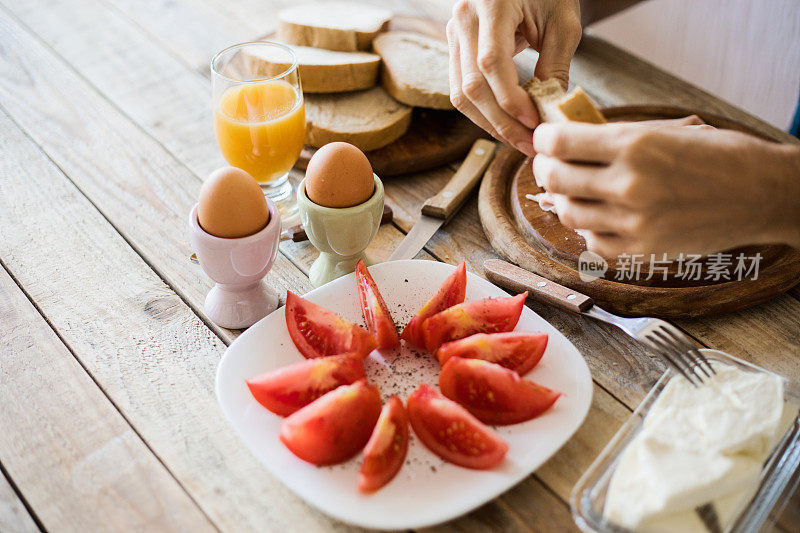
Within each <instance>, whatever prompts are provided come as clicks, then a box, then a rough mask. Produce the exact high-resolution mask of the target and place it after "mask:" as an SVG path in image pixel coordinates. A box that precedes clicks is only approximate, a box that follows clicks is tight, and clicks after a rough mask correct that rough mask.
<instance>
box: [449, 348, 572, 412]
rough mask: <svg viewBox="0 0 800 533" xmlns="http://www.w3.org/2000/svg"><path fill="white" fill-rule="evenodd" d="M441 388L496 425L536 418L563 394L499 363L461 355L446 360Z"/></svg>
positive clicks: (452, 397)
mask: <svg viewBox="0 0 800 533" xmlns="http://www.w3.org/2000/svg"><path fill="white" fill-rule="evenodd" d="M439 388H440V389H442V394H444V395H445V396H446V397H447V398H450V399H451V400H453V401H456V402H458V403H459V404H461V405H463V406H464V407H466V408H467V411H469V412H470V413H472V414H473V415H475V417H476V418H477V419H478V420H480V421H481V422H485V423H486V424H493V425H508V424H517V423H519V422H525V421H526V420H530V419H531V418H535V417H537V416H539V415H540V414H542V413H543V412H545V411H547V410H548V409H549V408H550V407H551V406H552V405H553V404H554V403H555V402H556V400H557V399H558V397H559V396H561V393H560V392H556V391H554V390H550V389H548V388H546V387H542V386H541V385H537V384H536V383H534V382H533V381H528V380H524V379H521V378H520V377H519V374H517V373H516V372H514V371H513V370H509V369H507V368H504V367H502V366H500V365H498V364H495V363H490V362H488V361H482V360H480V359H462V358H461V357H451V358H450V359H449V360H448V361H447V363H445V365H444V368H442V371H441V373H440V374H439Z"/></svg>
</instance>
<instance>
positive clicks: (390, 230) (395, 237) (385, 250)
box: [96, 42, 563, 505]
mask: <svg viewBox="0 0 800 533" xmlns="http://www.w3.org/2000/svg"><path fill="white" fill-rule="evenodd" d="M96 44H97V43H96ZM131 45H132V44H131V43H130V42H129V43H128V46H131ZM150 105H152V100H150ZM126 111H127V110H126ZM115 216H116V215H115ZM387 233H388V234H393V236H392V239H391V240H392V242H394V243H396V242H397V241H398V240H399V238H400V237H401V235H400V233H399V232H397V231H396V230H394V229H393V228H391V227H387V228H386V229H382V230H381V234H387ZM380 241H381V239H378V240H376V242H378V243H379V247H380ZM387 243H388V241H387ZM287 246H292V245H287ZM297 246H298V247H303V248H305V250H306V252H308V251H310V250H309V246H308V245H307V244H306V245H297ZM391 248H392V247H390V246H385V247H383V251H382V252H381V253H382V254H384V257H385V255H388V252H389V251H390V250H391ZM304 253H305V252H304ZM381 253H379V254H378V258H380V255H381ZM304 257H307V259H304V260H303V261H304V262H306V264H307V262H308V261H310V259H311V258H313V252H311V255H307V256H304ZM298 258H299V256H298ZM548 494H549V493H548ZM562 505H563V504H562Z"/></svg>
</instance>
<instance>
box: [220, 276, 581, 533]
mask: <svg viewBox="0 0 800 533" xmlns="http://www.w3.org/2000/svg"><path fill="white" fill-rule="evenodd" d="M454 268H455V267H453V266H451V265H447V264H444V263H439V262H434V261H422V260H416V261H394V262H390V263H382V264H379V265H376V266H374V267H371V268H370V272H371V273H372V276H373V277H374V278H375V282H376V283H377V284H378V287H379V288H380V290H381V293H382V294H383V296H384V299H385V300H386V303H387V305H388V306H389V310H390V312H391V313H392V316H393V317H394V319H395V321H396V322H397V324H398V325H405V324H406V323H407V322H408V321H409V320H410V319H411V317H412V316H413V315H414V314H415V313H416V311H417V309H419V308H420V307H422V305H423V304H424V303H425V302H427V301H428V299H430V297H431V296H432V295H433V294H434V293H435V292H436V290H437V289H438V288H439V286H440V285H441V284H442V282H443V281H444V280H445V278H447V276H449V275H450V274H451V273H452V272H453V270H454ZM499 296H508V294H507V293H506V292H505V291H503V290H501V289H499V288H498V287H496V286H495V285H493V284H491V283H489V282H488V281H486V280H484V279H483V278H480V277H478V276H476V275H475V274H471V273H470V274H468V275H467V300H468V301H469V300H479V299H482V298H490V297H499ZM305 298H307V299H308V300H310V301H312V302H314V303H317V304H319V305H321V306H323V307H325V308H327V309H330V310H331V311H334V312H336V313H338V314H340V315H342V316H343V317H345V318H347V319H348V320H352V321H353V322H356V323H358V324H363V319H362V316H361V309H360V307H359V303H358V293H357V290H356V283H355V274H349V275H347V276H344V277H342V278H339V279H337V280H335V281H333V282H331V283H328V284H327V285H325V286H323V287H320V288H318V289H316V290H313V291H311V292H309V293H308V294H306V295H305ZM516 330H517V331H541V332H544V333H547V334H548V335H549V342H548V344H547V350H546V351H545V354H544V356H543V357H542V360H541V362H540V363H539V364H538V365H537V366H536V367H535V368H534V369H533V370H532V371H531V372H529V373H528V374H526V375H525V378H527V379H531V380H533V381H535V382H537V383H540V384H542V385H544V386H546V387H550V388H553V389H556V390H558V391H561V392H563V393H564V396H562V397H561V398H559V400H558V401H557V402H556V404H555V405H554V406H553V407H552V408H551V409H550V410H549V411H547V412H546V413H545V414H543V415H542V416H540V417H538V418H535V419H533V420H530V421H528V422H525V423H522V424H516V425H513V426H504V427H499V428H497V432H498V434H499V435H500V436H501V437H502V438H503V439H505V441H506V442H507V443H508V445H509V450H508V453H507V455H506V458H505V460H504V461H503V463H501V464H500V466H498V467H497V468H495V469H493V470H489V471H478V470H470V469H467V468H461V467H458V466H454V465H452V464H449V463H445V462H444V461H442V460H441V459H439V458H438V457H437V456H435V455H434V454H433V453H431V452H430V451H428V449H427V448H425V447H424V446H423V445H422V444H421V443H420V442H419V441H418V440H417V439H416V438H415V437H414V435H413V431H412V432H411V433H412V437H411V443H410V446H409V450H408V456H407V458H406V463H405V465H403V468H402V470H400V472H399V473H398V475H397V477H395V479H394V480H392V481H391V482H390V483H389V484H388V485H386V486H385V487H384V488H382V489H381V490H379V491H378V492H377V493H375V494H372V495H367V496H365V495H362V494H360V493H359V492H358V490H357V489H356V478H357V473H358V469H359V467H360V463H361V457H360V456H357V457H356V458H355V459H352V460H350V461H348V462H346V463H343V464H341V465H336V466H332V467H325V468H318V467H316V466H313V465H310V464H308V463H305V462H303V461H301V460H300V459H298V458H297V457H295V456H294V455H292V453H291V452H290V451H289V450H288V449H286V448H285V447H284V446H283V444H281V442H280V441H279V440H278V431H279V428H280V424H281V420H282V419H281V418H280V417H278V416H276V415H274V414H272V413H270V412H269V411H267V410H266V409H265V408H263V407H262V406H261V405H259V404H258V403H257V402H256V401H255V400H254V399H253V397H252V396H251V395H250V392H249V391H248V389H247V386H246V385H245V382H244V380H245V379H246V378H249V377H252V376H255V375H257V374H260V373H262V372H266V371H268V370H272V369H274V368H277V367H280V366H284V365H288V364H291V363H295V362H297V361H300V360H302V356H301V355H300V352H298V351H297V349H296V348H295V346H294V344H293V343H292V341H291V339H290V338H289V332H288V330H287V329H286V321H285V318H284V310H283V308H280V309H278V310H277V311H275V312H274V313H272V314H271V315H269V316H268V317H266V318H264V319H262V320H261V321H259V322H258V323H256V324H255V325H253V326H252V327H250V329H248V330H247V331H246V332H244V333H243V334H242V335H241V336H240V337H239V338H238V339H236V341H235V342H234V343H233V344H231V345H230V347H229V348H228V350H227V351H226V352H225V354H224V355H223V357H222V360H221V361H220V364H219V367H218V368H217V381H216V390H217V398H218V400H219V403H220V406H221V407H222V411H223V413H224V414H225V416H226V417H227V418H228V420H229V421H230V423H231V425H232V426H233V427H234V428H235V430H236V431H237V433H238V434H239V436H240V437H241V438H242V440H243V441H244V442H245V444H246V445H247V446H248V447H249V448H250V450H251V451H252V452H253V453H254V454H255V455H256V457H258V458H259V459H260V460H261V462H262V463H264V465H265V466H266V467H267V468H268V469H269V470H270V471H271V472H272V473H273V474H274V475H275V476H277V477H278V478H279V479H280V480H281V481H282V482H283V483H285V484H286V485H287V486H288V487H289V488H290V489H292V490H293V491H294V492H296V493H297V494H298V495H299V496H300V497H302V498H303V499H305V500H306V501H308V502H309V503H310V504H311V505H313V506H315V507H317V508H319V509H320V510H321V511H323V512H324V513H327V514H329V515H331V516H333V517H335V518H338V519H339V520H343V521H345V522H348V523H350V524H354V525H358V526H362V527H370V528H379V529H411V528H420V527H425V526H430V525H434V524H438V523H440V522H444V521H446V520H450V519H452V518H455V517H457V516H459V515H462V514H464V513H466V512H468V511H470V510H472V509H474V508H476V507H478V506H479V505H481V504H483V503H485V502H487V501H489V500H491V499H493V498H495V497H496V496H498V495H499V494H501V493H502V492H504V491H506V490H508V489H509V488H511V487H513V486H514V485H515V484H516V483H518V482H519V481H521V480H522V479H523V478H525V477H526V476H528V475H530V474H531V473H532V472H533V471H534V470H536V469H537V468H538V467H539V466H540V465H541V464H542V463H544V462H545V461H546V460H547V459H549V458H550V456H552V455H553V454H554V453H556V451H558V449H559V448H561V446H563V445H564V443H565V442H567V440H568V439H569V438H570V437H571V436H572V434H573V433H574V432H575V431H576V430H577V429H578V427H579V426H580V425H581V423H582V422H583V419H584V417H585V416H586V413H587V412H588V411H589V406H590V404H591V401H592V378H591V376H590V374H589V368H588V367H587V366H586V363H585V361H584V360H583V357H582V356H581V354H580V353H579V352H578V350H577V349H576V348H575V346H573V345H572V343H570V342H569V341H568V340H567V339H566V337H564V336H563V335H562V334H561V333H560V332H559V331H558V330H556V329H555V328H554V327H553V326H551V325H550V324H549V323H548V322H546V321H545V320H544V319H543V318H541V317H540V316H539V315H537V314H536V313H534V312H533V311H531V310H530V309H529V308H528V307H525V308H524V309H523V312H522V317H521V318H520V321H519V324H517V328H516ZM404 344H405V343H404ZM365 363H366V367H367V377H368V378H369V381H370V383H373V384H375V385H377V386H378V388H379V389H380V390H381V394H382V396H383V398H384V399H386V398H387V397H388V396H390V395H392V394H397V395H399V396H400V398H401V399H403V400H405V399H406V397H407V396H408V394H410V393H411V392H412V391H413V390H414V389H416V387H417V385H418V384H419V383H428V384H429V385H432V386H434V387H436V388H437V389H438V375H439V363H438V362H437V361H436V359H435V358H434V357H433V356H431V355H428V354H424V353H419V352H417V351H416V350H412V349H410V348H408V347H406V346H403V347H402V348H401V349H400V350H396V351H394V352H393V353H381V352H378V351H373V352H372V354H371V355H370V357H369V358H368V359H366V360H365Z"/></svg>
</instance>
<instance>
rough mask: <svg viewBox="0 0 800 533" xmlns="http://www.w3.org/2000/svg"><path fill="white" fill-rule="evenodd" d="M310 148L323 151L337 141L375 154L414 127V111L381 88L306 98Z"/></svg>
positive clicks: (307, 142)
mask: <svg viewBox="0 0 800 533" xmlns="http://www.w3.org/2000/svg"><path fill="white" fill-rule="evenodd" d="M305 108H306V144H308V145H311V146H315V147H320V146H322V145H325V144H328V143H329V142H334V141H344V142H348V143H350V144H353V145H355V146H357V147H358V148H360V149H361V150H364V151H367V150H375V149H377V148H382V147H384V146H386V145H387V144H390V143H392V142H394V141H396V140H397V139H398V138H399V137H400V136H402V135H403V134H404V133H405V132H406V131H407V130H408V127H409V125H410V124H411V108H410V107H408V106H407V105H405V104H401V103H400V102H398V101H397V100H395V99H394V98H392V97H391V96H389V95H388V94H387V93H386V91H384V90H383V89H382V88H380V87H373V88H372V89H368V90H366V91H356V92H349V93H340V94H309V95H306V97H305Z"/></svg>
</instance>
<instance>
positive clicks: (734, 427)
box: [605, 364, 783, 532]
mask: <svg viewBox="0 0 800 533" xmlns="http://www.w3.org/2000/svg"><path fill="white" fill-rule="evenodd" d="M715 368H716V370H717V373H716V375H714V376H713V378H712V379H711V380H710V381H709V382H708V383H707V384H706V385H704V386H702V387H694V386H692V385H691V384H690V383H689V382H688V381H686V379H684V378H683V377H675V378H673V379H672V380H671V381H670V382H669V383H668V384H667V386H666V387H665V388H664V390H663V391H662V393H661V394H660V395H659V397H658V399H657V400H656V401H655V402H654V403H653V406H652V408H651V409H650V412H649V413H648V415H647V418H646V419H645V421H644V424H643V428H642V431H641V432H640V433H639V434H638V435H637V436H636V437H635V438H634V439H633V440H632V441H631V443H630V444H629V445H628V447H627V448H626V449H625V451H624V452H623V453H622V454H621V456H620V459H619V461H618V464H617V466H616V469H615V471H614V474H613V475H612V477H611V482H610V485H609V489H608V494H607V496H606V506H605V516H606V518H607V519H609V520H610V521H612V522H613V523H616V524H619V525H622V526H625V527H627V528H630V529H635V530H637V531H646V532H660V531H675V530H676V528H677V529H680V530H681V531H687V532H690V531H701V532H702V531H705V528H704V527H703V524H702V522H701V521H700V519H699V518H698V517H697V515H696V513H695V512H694V509H695V508H696V507H698V506H700V505H703V504H706V503H709V502H711V503H713V505H714V507H715V510H716V511H717V515H718V517H719V519H720V522H721V523H722V524H723V526H724V525H725V524H727V523H728V522H730V521H731V520H733V519H734V518H735V517H736V516H737V515H738V514H739V512H740V511H741V509H742V508H743V506H744V505H745V504H746V503H747V502H748V501H749V500H750V498H751V497H752V495H753V493H754V491H755V489H756V487H757V486H758V480H759V477H760V474H761V468H762V464H763V462H764V460H765V459H766V457H767V455H768V454H769V452H770V451H771V449H772V447H773V446H774V445H775V443H776V439H777V438H778V436H779V432H780V429H781V427H782V424H781V415H782V413H783V382H782V381H781V379H780V378H778V377H777V376H774V375H771V374H764V373H756V372H748V371H745V370H741V369H739V368H737V367H734V366H730V365H723V364H716V365H715Z"/></svg>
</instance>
